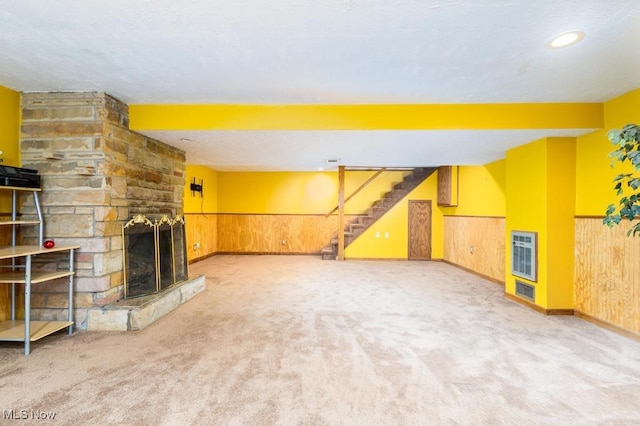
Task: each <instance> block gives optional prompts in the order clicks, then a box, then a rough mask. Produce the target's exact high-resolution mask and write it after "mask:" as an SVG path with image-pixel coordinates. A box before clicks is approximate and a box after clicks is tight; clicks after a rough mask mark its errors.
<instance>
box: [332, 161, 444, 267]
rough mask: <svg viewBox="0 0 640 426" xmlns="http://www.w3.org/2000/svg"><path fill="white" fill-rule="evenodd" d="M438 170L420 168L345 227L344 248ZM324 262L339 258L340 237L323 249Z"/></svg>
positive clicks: (335, 237) (434, 168)
mask: <svg viewBox="0 0 640 426" xmlns="http://www.w3.org/2000/svg"><path fill="white" fill-rule="evenodd" d="M436 170H438V168H437V167H418V168H415V169H413V171H412V172H411V173H410V174H408V175H407V176H405V178H404V179H403V180H402V182H399V183H397V184H395V185H394V186H393V188H392V189H391V191H389V192H387V193H386V194H384V196H383V197H382V198H380V199H379V200H377V201H375V202H374V203H373V205H372V206H371V207H370V208H369V209H368V210H367V213H366V214H362V215H359V216H358V217H356V219H354V220H353V221H351V222H350V223H348V224H347V225H345V228H344V246H345V247H347V246H348V245H349V244H351V243H352V242H353V241H355V239H356V238H358V237H359V236H360V235H361V234H362V233H363V232H364V231H366V230H367V229H369V228H370V227H371V226H372V225H373V224H374V223H375V222H376V221H377V220H378V219H380V218H381V217H382V216H384V215H385V214H386V213H387V212H388V211H389V210H391V208H392V207H393V206H395V205H396V204H397V203H398V202H399V201H400V200H402V199H403V198H404V197H405V196H406V195H407V194H409V193H410V192H411V191H413V190H414V189H415V188H416V187H417V186H418V185H420V184H421V183H422V182H424V181H425V179H427V178H428V177H429V176H431V174H432V173H433V172H435V171H436ZM321 253H322V259H323V260H335V259H336V258H337V256H338V236H337V235H336V234H334V235H333V237H332V239H331V243H330V244H329V245H328V246H326V247H325V248H323V249H322V251H321Z"/></svg>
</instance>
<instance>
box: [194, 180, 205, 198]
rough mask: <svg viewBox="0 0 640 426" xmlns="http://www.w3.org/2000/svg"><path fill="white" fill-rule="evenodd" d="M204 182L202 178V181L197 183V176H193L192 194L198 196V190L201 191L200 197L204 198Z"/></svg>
mask: <svg viewBox="0 0 640 426" xmlns="http://www.w3.org/2000/svg"><path fill="white" fill-rule="evenodd" d="M203 184H204V180H203V179H200V183H199V184H198V183H196V178H193V182H191V196H192V197H195V196H196V192H199V193H200V197H201V198H202V197H203V196H204V194H203V191H202V186H203Z"/></svg>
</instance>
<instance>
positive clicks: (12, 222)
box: [0, 220, 40, 225]
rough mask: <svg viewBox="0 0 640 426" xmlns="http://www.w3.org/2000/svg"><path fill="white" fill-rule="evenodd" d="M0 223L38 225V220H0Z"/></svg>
mask: <svg viewBox="0 0 640 426" xmlns="http://www.w3.org/2000/svg"><path fill="white" fill-rule="evenodd" d="M0 225H40V221H39V220H0Z"/></svg>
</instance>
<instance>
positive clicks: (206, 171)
mask: <svg viewBox="0 0 640 426" xmlns="http://www.w3.org/2000/svg"><path fill="white" fill-rule="evenodd" d="M194 178H195V179H196V183H197V184H200V182H201V181H202V182H203V185H202V186H203V191H202V193H203V196H202V197H201V196H200V194H199V193H195V196H193V195H192V194H191V183H192V182H193V179H194ZM184 212H185V213H217V212H218V172H216V171H215V170H213V169H211V168H209V167H206V166H196V165H188V166H187V170H186V182H185V186H184Z"/></svg>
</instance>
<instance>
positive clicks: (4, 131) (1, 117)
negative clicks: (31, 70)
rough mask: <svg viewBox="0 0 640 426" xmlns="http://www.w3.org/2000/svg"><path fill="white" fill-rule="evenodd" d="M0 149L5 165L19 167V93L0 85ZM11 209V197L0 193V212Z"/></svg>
mask: <svg viewBox="0 0 640 426" xmlns="http://www.w3.org/2000/svg"><path fill="white" fill-rule="evenodd" d="M0 151H2V152H3V154H2V157H0V158H2V159H3V163H2V164H4V165H5V166H15V167H20V164H21V163H20V93H18V92H16V91H13V90H11V89H7V88H6V87H2V86H0ZM10 211H11V198H10V196H9V195H8V194H4V193H0V213H7V212H10Z"/></svg>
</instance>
